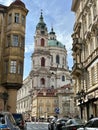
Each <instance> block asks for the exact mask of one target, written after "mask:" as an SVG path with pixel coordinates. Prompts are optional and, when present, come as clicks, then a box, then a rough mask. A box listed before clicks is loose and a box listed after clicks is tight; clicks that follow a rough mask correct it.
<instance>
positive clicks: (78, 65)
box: [71, 63, 82, 76]
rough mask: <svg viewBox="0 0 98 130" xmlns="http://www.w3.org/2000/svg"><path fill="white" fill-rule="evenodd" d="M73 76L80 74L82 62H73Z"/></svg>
mask: <svg viewBox="0 0 98 130" xmlns="http://www.w3.org/2000/svg"><path fill="white" fill-rule="evenodd" d="M71 74H72V75H73V76H79V75H81V74H82V64H81V63H75V64H74V66H73V67H72V73H71Z"/></svg>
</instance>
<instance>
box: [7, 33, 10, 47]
mask: <svg viewBox="0 0 98 130" xmlns="http://www.w3.org/2000/svg"><path fill="white" fill-rule="evenodd" d="M10 42H11V36H10V35H8V36H7V42H6V47H9V46H10Z"/></svg>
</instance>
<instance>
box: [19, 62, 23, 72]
mask: <svg viewBox="0 0 98 130" xmlns="http://www.w3.org/2000/svg"><path fill="white" fill-rule="evenodd" d="M18 74H23V64H22V63H21V62H20V63H19V64H18Z"/></svg>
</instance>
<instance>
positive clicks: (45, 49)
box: [17, 12, 74, 118]
mask: <svg viewBox="0 0 98 130" xmlns="http://www.w3.org/2000/svg"><path fill="white" fill-rule="evenodd" d="M31 57H32V69H31V71H30V74H29V76H28V77H27V78H26V80H27V82H28V81H29V82H28V84H27V83H26V82H25V80H24V83H23V87H22V88H21V89H20V90H19V91H18V96H17V111H18V112H19V111H20V110H23V108H25V107H24V104H25V103H24V102H27V103H26V104H28V105H29V108H30V109H29V110H28V112H27V113H28V114H30V115H31V116H33V117H37V118H40V117H42V116H44V117H48V116H53V115H55V114H56V113H55V108H56V107H59V108H60V110H61V107H62V106H59V103H60V102H61V103H62V98H59V97H58V89H60V87H62V86H64V85H67V84H70V86H71V87H70V88H71V89H72V78H71V75H70V73H71V71H70V70H69V68H68V64H67V50H66V48H65V46H64V45H63V44H62V43H61V42H59V41H58V40H57V38H56V34H55V32H54V30H53V27H52V28H51V31H50V32H49V33H48V29H47V26H46V23H45V22H44V18H43V14H42V12H41V15H40V18H39V22H38V24H37V26H36V30H35V36H34V52H33V54H32V56H31ZM29 83H30V84H29ZM26 84H27V85H28V86H27V85H26ZM30 85H31V86H30ZM26 86H27V87H26ZM28 87H30V89H28ZM24 88H25V89H24ZM26 88H27V89H26ZM22 89H24V91H22ZM26 90H27V91H26ZM72 90H73V89H72ZM24 92H25V93H24ZM73 92H74V91H71V93H73ZM23 93H24V96H25V95H28V97H29V96H31V99H30V100H29V98H28V100H27V98H22V97H21V96H19V95H22V94H23ZM26 93H27V94H26ZM59 94H60V93H59ZM65 96H66V94H65ZM20 97H21V98H20ZM25 97H26V96H25ZM23 99H24V100H23ZM29 102H30V103H31V104H29ZM23 112H24V113H25V112H26V110H25V111H23ZM63 115H64V114H63Z"/></svg>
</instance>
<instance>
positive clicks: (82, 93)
mask: <svg viewBox="0 0 98 130" xmlns="http://www.w3.org/2000/svg"><path fill="white" fill-rule="evenodd" d="M85 95H86V93H85V91H84V90H83V89H82V90H81V91H80V92H79V91H78V93H76V98H77V99H78V102H79V103H80V112H81V119H82V118H83V114H82V107H83V106H82V105H83V103H84V98H85Z"/></svg>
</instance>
